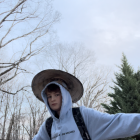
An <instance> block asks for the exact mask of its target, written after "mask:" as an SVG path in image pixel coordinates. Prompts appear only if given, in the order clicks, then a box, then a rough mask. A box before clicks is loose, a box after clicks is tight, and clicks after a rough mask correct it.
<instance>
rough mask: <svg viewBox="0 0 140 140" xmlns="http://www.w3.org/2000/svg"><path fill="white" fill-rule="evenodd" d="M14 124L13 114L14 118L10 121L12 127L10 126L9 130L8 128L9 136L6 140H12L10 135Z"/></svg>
mask: <svg viewBox="0 0 140 140" xmlns="http://www.w3.org/2000/svg"><path fill="white" fill-rule="evenodd" d="M13 124H14V113H13V115H12V118H11V120H10V125H9V128H8V134H7V138H6V140H10V134H11V130H12V126H13Z"/></svg>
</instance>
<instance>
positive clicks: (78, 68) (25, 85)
mask: <svg viewBox="0 0 140 140" xmlns="http://www.w3.org/2000/svg"><path fill="white" fill-rule="evenodd" d="M42 4H43V5H42ZM44 4H45V5H44ZM0 6H1V8H0V139H2V140H3V139H6V140H27V139H29V140H32V138H33V136H34V135H35V134H36V133H37V132H38V129H39V127H40V125H41V124H42V123H43V122H44V120H46V118H47V117H48V116H49V114H48V111H47V109H46V107H45V105H44V104H43V103H41V102H40V101H38V100H37V99H36V98H35V97H34V95H33V93H32V91H31V87H30V85H31V80H32V78H33V76H34V75H35V74H36V73H37V72H39V71H41V70H43V69H49V68H53V69H60V70H63V71H66V72H69V73H71V74H73V75H74V76H76V77H77V78H78V79H80V81H81V82H82V83H83V86H84V95H83V97H82V99H81V100H80V101H78V102H77V103H76V104H74V106H81V105H84V106H86V107H90V108H94V109H96V110H99V111H102V112H103V111H104V110H105V109H106V111H107V112H108V113H110V114H112V113H119V112H127V113H134V112H135V113H136V112H137V113H139V112H138V110H137V108H136V106H137V107H138V105H139V98H138V95H139V90H140V89H139V72H137V73H134V71H133V69H132V67H130V66H129V65H128V63H127V60H126V57H125V56H123V57H124V58H123V61H122V66H121V68H122V69H121V70H123V72H124V74H126V73H127V74H126V75H127V76H124V75H121V76H120V77H119V74H116V77H118V78H117V80H118V81H117V82H118V83H117V82H114V83H115V84H116V85H117V87H118V86H119V84H120V85H121V88H122V86H123V83H125V84H124V85H125V86H126V85H127V86H128V87H127V88H126V91H124V93H125V94H124V93H123V92H122V91H121V89H120V88H117V87H115V88H112V89H115V91H118V92H119V93H118V92H117V93H118V95H119V96H120V97H118V95H117V101H118V102H116V101H115V98H114V97H115V95H116V93H115V92H114V93H113V94H109V96H108V95H107V91H108V85H109V76H110V73H111V71H110V70H109V69H107V68H106V67H103V66H98V65H97V64H96V58H95V54H94V52H93V51H91V50H88V49H86V48H85V47H84V46H83V45H82V44H79V43H73V44H67V43H60V44H59V43H56V42H55V38H54V37H55V34H54V32H53V25H54V24H56V23H57V22H58V21H59V19H60V14H59V13H58V12H54V10H53V8H52V1H51V0H45V1H43V2H42V1H40V0H35V1H29V0H15V1H10V0H0ZM40 7H41V8H40ZM52 40H53V41H52ZM124 62H125V63H126V64H124ZM124 66H126V67H124ZM131 76H132V77H131ZM126 77H127V78H126ZM119 78H124V79H123V80H122V79H120V80H119ZM122 81H123V82H122ZM121 82H122V83H121ZM129 84H130V85H131V87H129ZM125 86H124V87H125ZM133 91H137V92H135V93H134V92H133ZM129 93H130V94H129ZM132 94H134V95H135V97H132ZM121 96H126V97H128V98H126V97H123V98H125V99H126V100H127V102H126V100H125V101H123V99H121ZM112 97H113V99H112V100H111V102H109V101H110V99H111V98H112ZM129 98H131V99H129ZM113 101H114V102H115V103H113ZM128 101H131V103H130V105H129V104H127V103H129V102H128ZM105 102H107V103H108V104H109V103H110V104H112V103H113V104H116V106H115V107H117V106H120V107H122V108H121V109H120V107H119V109H118V110H117V109H116V108H115V107H114V108H111V107H110V106H109V105H105V104H103V106H104V108H105V109H104V108H103V107H102V105H101V103H105ZM117 104H118V105H117ZM130 106H131V107H132V106H133V107H132V109H131V110H130V109H129V107H130Z"/></svg>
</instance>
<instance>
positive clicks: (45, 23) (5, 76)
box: [0, 0, 60, 95]
mask: <svg viewBox="0 0 140 140" xmlns="http://www.w3.org/2000/svg"><path fill="white" fill-rule="evenodd" d="M51 3H52V0H34V1H30V0H14V1H11V0H0V5H1V8H0V54H6V57H4V58H0V59H1V60H0V91H2V92H3V93H8V94H12V95H15V94H16V93H18V92H20V91H22V90H24V89H25V88H26V87H27V85H25V86H21V87H20V88H19V89H17V90H15V91H14V92H12V91H11V92H8V91H7V90H5V89H3V88H2V85H4V84H6V83H7V82H11V81H12V80H13V79H15V78H16V77H17V76H18V75H20V77H21V76H22V75H21V74H24V75H25V74H29V73H30V71H28V68H27V66H26V65H25V64H26V63H27V61H29V60H30V59H31V58H32V57H33V56H37V55H38V54H39V53H40V52H41V51H42V50H44V49H46V48H47V47H48V45H50V44H49V41H50V39H49V37H51V35H52V31H51V28H52V26H53V24H55V23H56V22H57V21H58V20H59V17H60V15H59V13H58V12H53V9H52V4H51ZM47 44H48V45H47ZM28 67H29V66H28Z"/></svg>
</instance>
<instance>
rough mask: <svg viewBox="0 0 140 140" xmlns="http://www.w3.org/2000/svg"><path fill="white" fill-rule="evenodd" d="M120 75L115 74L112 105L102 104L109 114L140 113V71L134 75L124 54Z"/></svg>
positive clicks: (139, 136) (136, 139)
mask: <svg viewBox="0 0 140 140" xmlns="http://www.w3.org/2000/svg"><path fill="white" fill-rule="evenodd" d="M119 68H120V73H115V78H116V79H115V81H113V83H114V86H113V87H111V88H112V90H113V93H109V94H108V96H109V97H111V98H112V100H111V101H110V105H107V104H102V106H103V107H104V108H105V109H106V112H107V113H109V114H116V113H140V71H138V72H137V73H134V70H133V68H132V67H131V66H130V65H129V64H128V61H127V59H126V56H125V55H124V54H123V57H122V64H121V66H120V67H119ZM119 140H140V135H137V136H133V138H123V139H122V138H121V139H119Z"/></svg>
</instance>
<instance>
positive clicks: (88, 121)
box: [80, 106, 140, 140]
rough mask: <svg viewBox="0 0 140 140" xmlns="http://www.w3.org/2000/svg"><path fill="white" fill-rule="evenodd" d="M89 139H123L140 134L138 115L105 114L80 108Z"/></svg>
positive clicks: (139, 116)
mask: <svg viewBox="0 0 140 140" xmlns="http://www.w3.org/2000/svg"><path fill="white" fill-rule="evenodd" d="M80 111H81V114H82V116H83V119H84V121H85V125H86V127H87V129H88V132H89V135H90V136H91V139H94V140H109V139H115V138H124V137H130V136H133V135H137V134H139V133H140V114H135V113H133V114H125V113H118V114H112V115H110V114H107V113H101V112H98V111H95V110H93V109H90V108H86V107H83V106H82V107H80Z"/></svg>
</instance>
